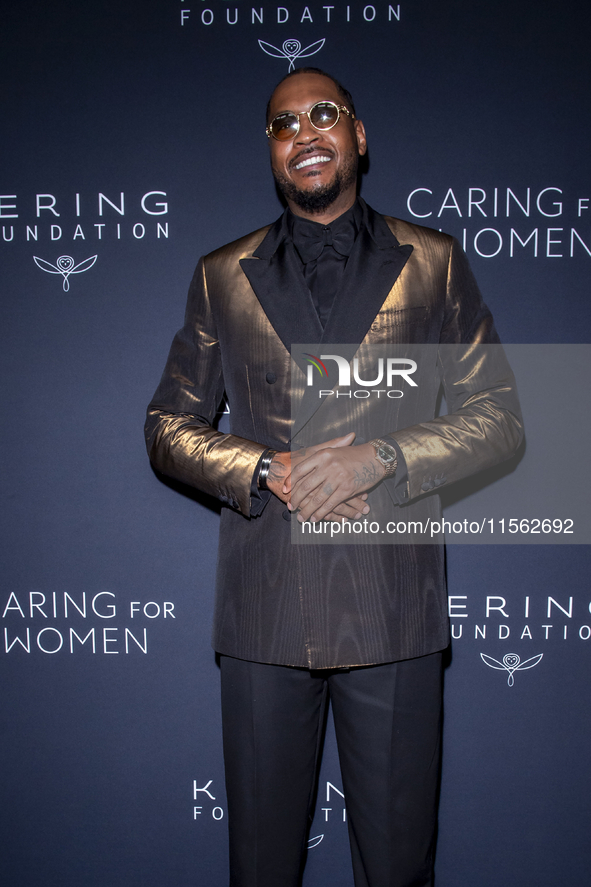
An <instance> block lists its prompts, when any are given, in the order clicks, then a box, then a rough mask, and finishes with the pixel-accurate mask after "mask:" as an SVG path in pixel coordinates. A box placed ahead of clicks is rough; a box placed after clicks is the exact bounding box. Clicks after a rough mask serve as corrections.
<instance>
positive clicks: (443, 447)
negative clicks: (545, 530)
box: [392, 240, 523, 501]
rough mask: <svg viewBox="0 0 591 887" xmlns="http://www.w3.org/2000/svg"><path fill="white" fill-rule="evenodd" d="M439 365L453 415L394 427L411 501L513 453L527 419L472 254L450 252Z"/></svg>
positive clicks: (406, 495)
mask: <svg viewBox="0 0 591 887" xmlns="http://www.w3.org/2000/svg"><path fill="white" fill-rule="evenodd" d="M445 297H446V301H445V315H444V322H443V325H442V329H441V336H440V345H439V349H438V366H439V370H440V375H441V380H442V383H443V389H444V393H445V399H446V403H447V407H448V410H449V413H448V415H445V416H441V417H438V418H436V419H432V420H430V421H428V422H421V423H419V424H417V425H413V426H411V427H408V428H405V429H403V430H401V431H396V432H395V433H393V434H392V437H393V438H394V440H395V441H396V443H397V445H398V446H399V448H400V450H401V452H402V454H403V457H404V462H405V465H406V471H407V477H406V489H405V491H404V494H403V500H404V501H408V500H409V499H414V498H415V497H417V496H420V495H422V494H425V493H428V492H430V491H431V490H432V489H434V488H435V487H440V486H442V485H443V484H448V483H452V482H454V481H457V480H461V479H462V478H465V477H468V476H470V475H472V474H475V473H476V472H478V471H482V470H483V469H485V468H490V467H491V466H493V465H496V464H498V463H499V462H503V461H504V460H506V459H509V458H510V457H511V456H513V455H514V454H515V452H516V450H517V448H518V447H519V444H520V443H521V441H522V439H523V423H522V418H521V410H520V406H519V399H518V396H517V389H516V384H515V378H514V376H513V372H512V371H511V368H510V366H509V363H508V361H507V359H506V357H505V353H504V351H503V348H502V345H501V344H500V342H499V338H498V335H497V333H496V330H495V327H494V323H493V319H492V315H491V313H490V311H489V310H488V308H487V307H486V305H485V304H484V302H483V300H482V296H481V295H480V291H479V289H478V286H477V284H476V280H475V279H474V275H473V274H472V271H471V269H470V266H469V264H468V260H467V258H466V256H465V254H464V252H463V250H462V249H461V247H460V246H459V244H458V243H457V241H455V240H453V242H452V246H451V249H450V252H449V261H448V268H447V280H446V294H445Z"/></svg>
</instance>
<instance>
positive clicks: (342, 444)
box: [267, 432, 385, 522]
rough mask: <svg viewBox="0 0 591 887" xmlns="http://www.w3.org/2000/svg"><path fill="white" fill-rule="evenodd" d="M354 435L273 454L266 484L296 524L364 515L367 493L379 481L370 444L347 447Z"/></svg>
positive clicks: (380, 469) (380, 475)
mask: <svg viewBox="0 0 591 887" xmlns="http://www.w3.org/2000/svg"><path fill="white" fill-rule="evenodd" d="M354 440H355V434H354V432H350V433H349V434H346V435H345V436H344V437H335V438H333V439H332V440H329V441H326V443H322V444H316V446H313V447H306V448H305V449H303V450H296V451H295V452H294V453H277V454H276V455H275V456H274V457H273V462H272V463H271V468H270V470H269V474H268V476H267V486H268V488H269V489H270V490H271V491H272V492H273V493H275V495H276V496H278V497H279V498H280V499H281V500H282V501H283V502H286V503H287V507H288V508H289V510H290V511H294V512H296V511H297V517H298V520H299V521H302V522H303V521H312V522H316V521H319V520H337V521H342V520H343V519H345V520H348V519H352V520H357V519H359V518H360V517H361V516H362V515H364V514H368V513H369V510H370V509H369V505H368V504H367V502H366V499H367V493H366V492H365V491H366V490H369V489H371V488H372V487H374V486H375V485H376V484H377V483H379V482H380V480H381V479H382V478H383V476H384V473H385V468H384V466H383V465H382V464H381V463H380V462H379V461H378V460H377V459H376V456H375V449H374V448H373V446H372V445H371V444H361V445H360V446H356V447H355V446H352V444H353V441H354Z"/></svg>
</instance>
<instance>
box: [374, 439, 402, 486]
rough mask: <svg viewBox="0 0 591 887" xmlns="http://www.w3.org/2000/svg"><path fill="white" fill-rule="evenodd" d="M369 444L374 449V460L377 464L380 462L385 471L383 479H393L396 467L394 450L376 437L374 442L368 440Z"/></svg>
mask: <svg viewBox="0 0 591 887" xmlns="http://www.w3.org/2000/svg"><path fill="white" fill-rule="evenodd" d="M370 444H371V445H372V447H374V448H375V451H376V459H377V460H378V462H381V463H382V465H383V466H384V468H385V469H386V473H385V474H384V479H386V478H388V477H394V475H395V474H396V469H397V467H398V456H397V455H396V450H395V448H394V447H393V446H392V445H391V444H389V443H386V441H385V440H382V439H381V438H380V437H377V438H376V439H375V440H370Z"/></svg>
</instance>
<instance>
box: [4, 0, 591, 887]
mask: <svg viewBox="0 0 591 887" xmlns="http://www.w3.org/2000/svg"><path fill="white" fill-rule="evenodd" d="M286 16H287V20H285V19H286ZM2 17H3V26H4V27H3V32H4V39H3V53H2V59H1V61H0V66H1V71H2V86H3V90H2V91H3V96H4V98H3V103H4V105H3V114H2V117H3V122H4V137H3V148H4V155H3V156H4V161H3V164H2V170H1V184H0V194H1V195H2V198H1V199H0V226H1V227H2V232H1V233H2V236H1V237H0V256H1V273H2V277H3V284H4V285H3V290H2V293H3V299H2V321H3V323H2V330H3V348H2V361H3V363H4V364H5V366H4V367H3V370H4V372H3V379H4V399H3V405H2V415H3V419H4V451H3V461H2V484H3V489H4V502H5V509H4V514H5V523H4V526H3V532H2V543H3V561H4V567H3V571H2V580H3V581H2V586H3V588H2V615H3V618H2V628H3V629H5V632H3V637H2V647H1V648H0V650H1V656H2V676H3V677H2V680H3V704H2V707H1V709H0V713H1V714H0V716H1V718H2V723H3V735H4V749H3V753H2V760H3V762H4V767H3V771H4V775H3V781H4V798H5V801H4V804H3V805H2V818H3V829H4V835H5V837H4V841H5V849H4V853H3V859H4V862H3V865H2V868H3V870H4V872H5V878H6V882H7V883H10V884H14V885H18V887H32V885H41V884H43V885H44V887H46V885H56V887H57V885H59V887H80V885H82V884H84V885H92V887H162V885H174V887H189V885H208V887H223V885H224V884H225V883H227V868H226V860H225V841H226V819H225V798H224V789H223V776H222V762H221V752H220V729H219V715H218V672H217V667H216V665H215V661H214V656H213V653H212V651H211V648H210V645H209V634H210V619H211V610H212V586H213V577H214V571H215V549H216V533H217V522H218V512H217V509H216V507H215V505H214V504H212V503H210V502H208V501H204V500H202V499H200V498H199V497H196V498H195V497H193V498H191V497H188V496H186V495H185V494H184V493H183V492H182V491H178V490H174V489H171V488H170V487H168V486H165V485H164V484H162V483H161V482H160V481H159V480H157V478H156V477H155V476H154V475H153V473H152V472H151V469H150V468H149V465H148V462H147V459H146V456H145V453H144V449H143V440H142V424H143V414H144V409H145V404H146V403H147V401H148V400H149V398H150V396H151V394H152V391H153V389H154V388H155V386H156V384H157V381H158V378H159V375H160V372H161V369H162V366H163V363H164V360H165V356H166V353H167V349H168V346H169V343H170V340H171V337H172V335H173V333H174V331H175V329H176V328H177V327H178V326H179V325H180V323H181V319H182V314H183V308H184V300H185V293H186V288H187V285H188V281H189V279H190V276H191V274H192V270H193V267H194V264H195V262H196V259H197V258H198V256H199V255H200V254H202V253H205V252H207V251H209V250H211V249H212V248H214V247H216V246H219V245H220V244H221V243H224V242H227V241H228V240H231V239H233V238H235V237H237V236H239V235H241V234H243V233H245V232H247V231H249V230H252V229H254V228H256V227H258V226H260V225H262V224H265V223H267V222H269V221H270V220H272V219H273V218H274V217H276V216H277V215H278V213H279V211H280V206H279V203H278V201H277V198H276V196H275V192H274V189H273V186H272V183H271V180H270V176H269V171H268V160H267V148H266V144H265V142H266V139H265V136H264V130H263V127H264V121H263V117H264V115H263V110H264V105H265V103H266V100H267V97H268V94H269V92H270V91H271V89H272V87H273V85H274V84H275V82H276V81H277V80H278V79H279V78H280V77H281V76H283V74H284V73H286V72H287V69H288V65H289V63H290V57H291V58H293V56H294V55H297V54H298V52H299V53H300V58H301V60H300V61H297V60H296V64H317V65H319V66H321V67H323V68H326V69H327V70H329V71H331V72H333V73H334V74H335V75H336V76H337V77H339V78H340V79H341V80H343V81H344V82H345V84H346V85H348V86H349V88H350V89H351V90H352V91H353V93H354V96H355V100H356V104H357V106H358V110H359V112H360V116H361V117H362V118H363V120H364V122H365V124H366V127H367V130H368V136H369V141H370V155H369V156H370V164H369V173H368V175H366V176H365V179H364V182H363V195H364V197H365V198H366V199H367V200H368V202H370V203H371V204H372V205H374V206H375V208H376V209H379V210H381V211H383V212H387V213H390V214H393V215H399V216H401V217H403V218H408V219H410V220H412V221H416V222H419V223H421V224H427V225H431V226H433V227H437V228H442V229H443V230H447V231H449V232H450V233H453V234H456V235H457V236H458V237H459V238H460V240H462V241H463V242H465V244H466V250H467V253H468V256H469V258H470V261H471V262H472V264H473V267H474V269H475V272H476V275H477V277H478V279H479V281H480V283H481V285H482V289H483V291H484V293H485V296H486V299H487V302H488V303H489V305H490V306H491V308H492V310H493V312H494V314H495V317H496V320H497V325H498V327H499V330H500V332H501V335H502V337H503V338H504V340H505V341H507V342H529V343H534V342H538V343H550V342H559V343H577V342H586V341H588V340H589V334H590V317H589V304H590V303H589V298H588V279H589V268H590V267H591V225H590V222H589V219H590V218H591V210H590V208H589V207H590V203H589V198H590V197H591V187H590V182H589V163H588V150H589V148H588V146H589V144H590V142H591V133H590V131H589V130H590V126H589V112H588V107H587V103H588V86H589V73H590V71H589V68H590V67H591V65H590V61H589V59H590V56H589V11H588V4H586V3H584V2H582V0H580V2H573V0H564V2H562V3H561V4H560V6H557V5H556V4H554V3H550V2H541V3H540V2H533V0H517V2H511V3H509V2H506V0H500V2H497V3H495V4H486V5H479V4H473V3H469V2H462V0H448V2H445V3H438V2H434V0H402V2H401V3H400V4H396V3H395V4H388V3H384V2H382V0H375V2H374V3H373V4H366V3H364V2H356V0H351V2H350V3H348V4H341V3H338V4H335V5H334V6H328V7H327V6H322V5H320V4H314V3H312V4H310V5H309V6H305V5H304V4H303V3H299V2H297V3H295V2H292V0H284V5H282V6H278V5H277V4H270V3H268V2H266V0H265V2H262V5H261V3H260V2H259V0H257V2H256V3H255V4H254V6H253V5H252V4H250V3H245V2H242V0H235V2H234V0H211V2H210V0H143V2H139V0H124V2H122V0H119V2H115V0H97V2H95V3H94V4H77V3H73V2H67V0H52V2H49V3H47V2H44V3H42V2H40V0H32V2H29V3H27V4H24V5H23V4H16V3H4V4H3V12H2ZM261 19H262V21H261ZM278 20H279V21H278ZM234 21H235V23H232V22H234ZM261 40H262V41H264V42H265V44H266V47H264V48H262V47H261V46H260V44H259V41H261ZM290 41H291V42H290ZM321 41H324V43H323V44H322V46H319V44H320V42H321ZM298 47H299V49H298ZM310 47H312V49H309V48H310ZM314 49H315V50H317V51H316V52H315V54H314V55H312V56H307V57H305V56H303V55H301V53H303V52H304V51H306V50H309V51H310V52H311V51H312V50H314ZM269 52H271V53H274V54H269ZM282 54H283V55H282ZM418 189H423V190H418ZM470 189H472V191H470ZM508 189H509V191H508ZM548 189H553V190H548ZM101 195H102V196H101ZM411 195H412V196H411ZM470 200H472V205H471V206H470ZM512 232H513V233H512ZM528 238H529V240H528ZM523 243H526V245H525V246H523V245H522V244H523ZM95 256H96V259H94V261H93V257H95ZM34 257H36V258H37V260H38V262H36V261H35V258H34ZM58 260H59V261H58ZM586 382H587V380H586V379H578V378H573V380H572V384H573V385H579V386H580V387H581V408H582V409H583V408H584V398H586ZM539 396H540V399H542V400H543V399H544V391H543V390H541V391H540V395H539ZM546 409H547V422H548V424H549V425H551V423H552V421H553V419H552V403H551V402H548V403H547V405H546ZM526 418H527V417H526ZM224 421H225V420H224V419H222V422H224ZM577 430H578V419H577V415H576V412H575V413H574V414H573V416H572V426H571V427H569V428H568V429H565V433H566V434H569V435H573V434H574V435H576V434H577ZM560 470H561V468H560V452H556V453H554V454H553V458H552V459H551V464H549V465H548V471H552V472H560ZM580 477H581V483H583V484H584V483H587V484H588V472H587V471H586V467H585V466H584V465H581V466H580ZM539 483H540V484H543V483H544V477H543V473H542V474H541V476H540V478H539ZM568 495H569V491H568V489H565V490H564V496H565V500H567V499H568ZM512 516H514V517H520V515H512ZM547 516H548V515H540V517H547ZM550 516H551V515H550ZM589 566H590V558H589V550H588V548H587V547H586V546H572V547H571V546H566V547H565V546H556V547H553V546H551V545H548V546H544V547H538V546H536V547H533V546H511V547H505V548H503V547H501V546H498V547H497V546H487V547H479V546H452V547H450V549H449V551H448V573H449V586H450V594H451V595H453V596H454V598H453V600H452V601H451V603H452V605H453V607H452V614H453V619H452V621H453V625H454V634H455V637H456V640H455V642H454V645H453V656H452V662H451V665H450V667H449V669H448V670H447V673H446V700H447V709H446V718H445V750H444V776H443V786H442V795H441V825H440V837H439V851H438V865H437V875H438V879H437V884H438V887H500V885H503V887H530V885H531V887H556V885H559V884H560V885H562V884H568V885H572V887H575V885H586V884H587V883H588V880H589V874H588V873H589V870H590V868H591V853H590V844H589V839H588V835H589V825H590V822H589V789H590V786H589V766H588V749H587V736H588V731H589V727H590V723H589V711H588V702H587V700H588V685H589V651H590V649H591V640H590V639H589V635H590V634H591V628H589V625H590V624H591V613H590V601H591V594H590V592H589V581H588V574H589ZM487 598H488V603H487ZM548 626H550V627H548ZM481 653H482V654H484V655H485V656H489V657H492V658H493V659H496V660H497V663H503V657H504V656H506V655H507V654H513V656H514V657H515V656H518V657H520V659H519V660H515V658H513V659H512V660H506V661H505V664H506V663H509V665H510V667H509V669H507V667H505V668H504V669H503V667H501V668H497V669H495V668H491V667H487V663H486V662H485V661H484V660H483V659H482V658H481V655H480V654H481ZM540 654H543V658H542V659H541V660H539V661H538V662H537V664H536V665H535V667H532V668H528V669H518V670H517V671H514V672H513V678H514V683H513V686H509V684H508V681H509V678H510V676H511V667H514V666H515V663H516V661H517V662H518V664H519V663H521V664H523V663H524V662H526V660H528V659H533V658H534V657H539V655H540ZM489 664H490V663H489ZM511 664H512V665H511ZM340 790H341V783H340V776H339V771H338V763H337V758H336V752H335V749H334V743H333V740H332V736H331V734H330V733H329V736H328V739H327V747H326V755H325V762H324V765H323V772H322V776H321V786H320V792H319V799H318V811H317V816H316V820H315V822H314V825H313V829H312V833H311V835H312V837H314V838H316V839H317V840H316V845H317V846H315V847H314V848H313V849H311V850H310V854H309V865H308V869H307V873H306V880H305V883H306V887H320V885H322V887H324V885H328V884H331V885H332V884H334V885H339V887H351V884H352V879H351V875H350V871H349V863H348V856H347V852H346V843H347V842H346V825H345V824H344V822H343V812H342V811H343V799H342V796H341V795H340V794H339V791H340ZM320 836H323V837H322V839H320Z"/></svg>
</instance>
